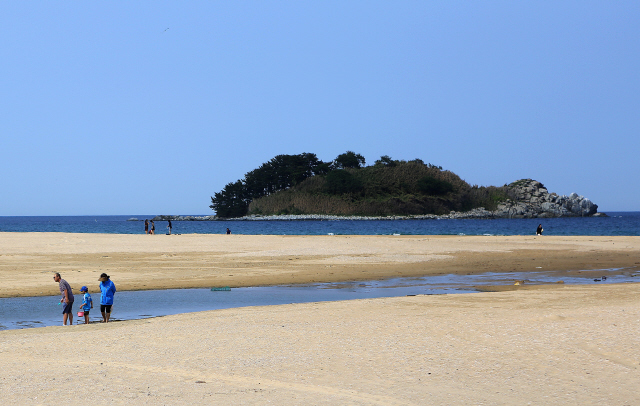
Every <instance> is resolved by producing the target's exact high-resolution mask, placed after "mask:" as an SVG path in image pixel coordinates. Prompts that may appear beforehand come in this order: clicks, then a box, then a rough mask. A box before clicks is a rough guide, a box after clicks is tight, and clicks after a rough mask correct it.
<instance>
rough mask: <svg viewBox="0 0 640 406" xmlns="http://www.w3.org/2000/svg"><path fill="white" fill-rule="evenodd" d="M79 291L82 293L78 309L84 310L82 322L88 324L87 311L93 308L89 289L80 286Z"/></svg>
mask: <svg viewBox="0 0 640 406" xmlns="http://www.w3.org/2000/svg"><path fill="white" fill-rule="evenodd" d="M80 293H84V297H83V298H82V304H81V305H80V311H83V312H84V324H89V312H90V311H91V309H93V300H92V299H91V295H90V294H89V289H87V287H86V286H83V287H81V288H80Z"/></svg>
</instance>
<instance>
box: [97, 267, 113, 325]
mask: <svg viewBox="0 0 640 406" xmlns="http://www.w3.org/2000/svg"><path fill="white" fill-rule="evenodd" d="M98 280H99V281H100V293H101V294H100V312H101V313H102V322H103V323H108V322H109V319H110V318H111V307H112V306H113V295H114V294H115V293H116V285H115V284H114V283H113V282H111V277H110V276H109V275H107V274H106V273H102V274H101V275H100V279H98Z"/></svg>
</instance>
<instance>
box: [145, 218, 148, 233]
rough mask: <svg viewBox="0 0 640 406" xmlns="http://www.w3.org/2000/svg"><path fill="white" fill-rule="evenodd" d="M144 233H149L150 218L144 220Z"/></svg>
mask: <svg viewBox="0 0 640 406" xmlns="http://www.w3.org/2000/svg"><path fill="white" fill-rule="evenodd" d="M144 233H145V234H149V220H147V219H145V220H144Z"/></svg>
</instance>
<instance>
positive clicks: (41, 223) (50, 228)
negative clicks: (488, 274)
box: [0, 211, 640, 236]
mask: <svg viewBox="0 0 640 406" xmlns="http://www.w3.org/2000/svg"><path fill="white" fill-rule="evenodd" d="M607 214H608V215H609V217H569V218H550V219H494V220H475V219H474V220H348V219H345V220H288V221H287V220H260V221H237V220H230V221H173V222H172V223H173V234H193V233H197V234H224V233H225V230H226V229H227V228H229V229H230V230H231V232H232V233H233V234H250V235H328V234H335V235H393V234H400V235H531V234H535V230H536V227H537V226H538V224H542V226H543V228H544V234H545V235H593V236H596V235H607V236H609V235H629V236H631V235H633V236H637V235H640V212H638V211H634V212H609V213H607ZM153 217H154V215H124V216H0V232H3V231H4V232H66V233H107V234H143V233H144V219H151V218H153ZM131 218H137V219H139V221H127V220H128V219H131ZM166 227H167V222H166V221H158V222H156V234H164V233H166V232H167V231H168V230H167V228H166Z"/></svg>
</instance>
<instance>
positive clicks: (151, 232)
mask: <svg viewBox="0 0 640 406" xmlns="http://www.w3.org/2000/svg"><path fill="white" fill-rule="evenodd" d="M155 233H156V224H155V223H154V222H153V220H151V230H149V234H155Z"/></svg>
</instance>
